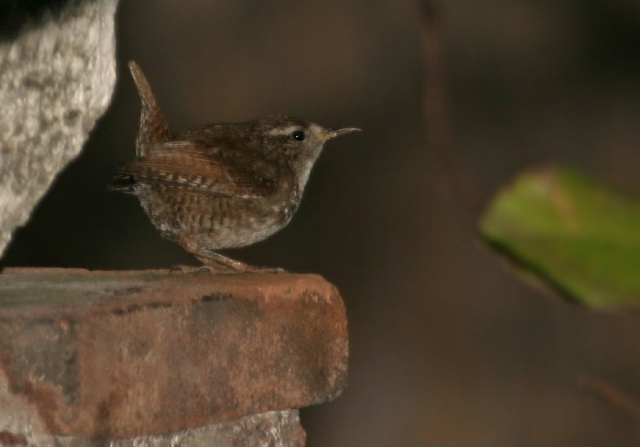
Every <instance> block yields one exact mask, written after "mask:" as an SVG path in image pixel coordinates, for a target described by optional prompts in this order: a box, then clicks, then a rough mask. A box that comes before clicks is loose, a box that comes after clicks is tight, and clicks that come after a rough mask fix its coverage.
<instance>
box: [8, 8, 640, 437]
mask: <svg viewBox="0 0 640 447" xmlns="http://www.w3.org/2000/svg"><path fill="white" fill-rule="evenodd" d="M435 7H436V10H437V11H438V14H439V17H440V24H441V27H442V30H443V34H442V35H441V36H440V37H441V38H442V41H443V42H444V51H445V62H446V77H445V80H446V84H447V93H448V98H449V102H448V104H447V110H448V111H449V112H450V114H449V115H448V116H447V119H448V120H450V122H451V123H452V125H453V128H452V129H453V130H452V134H451V135H452V136H451V140H450V142H449V143H450V144H449V145H448V146H446V147H444V146H436V145H433V144H428V141H432V140H428V139H427V138H426V137H425V126H424V122H425V119H424V114H423V110H424V104H423V99H424V98H423V97H424V92H425V89H424V77H425V73H424V70H423V60H422V55H423V52H422V41H421V30H422V25H423V17H422V14H423V13H424V10H425V9H424V5H421V4H420V2H418V1H409V0H404V1H391V0H386V1H372V0H323V1H320V0H298V1H280V2H259V1H239V0H219V1H213V2H212V1H209V0H206V1H205V0H191V1H188V2H172V1H157V0H156V1H152V0H136V1H133V0H127V1H122V2H121V4H120V8H119V12H118V21H117V23H118V36H117V37H118V47H119V53H118V59H119V61H120V62H119V76H120V78H119V83H118V86H117V90H116V93H115V97H114V100H113V104H112V106H111V108H110V110H109V112H108V113H107V114H106V115H105V117H104V118H103V119H102V120H101V121H100V122H99V123H98V126H97V128H96V129H95V131H94V132H93V135H92V137H91V140H90V141H89V143H88V144H87V146H86V148H85V150H84V153H83V154H82V155H81V156H80V158H79V159H78V160H77V161H76V162H75V163H73V165H71V166H70V167H69V168H68V169H67V170H66V172H65V173H64V174H63V175H61V176H60V178H59V180H58V181H57V182H56V184H55V186H54V188H53V189H52V191H51V192H50V194H49V195H48V196H47V197H46V198H45V199H44V200H43V201H42V202H41V204H40V206H39V207H38V209H37V211H36V212H35V214H34V216H33V219H32V221H31V222H30V224H29V225H28V226H26V227H25V228H24V229H22V230H21V231H19V232H18V233H17V234H16V237H15V239H14V242H13V244H12V246H11V247H10V249H9V250H8V253H7V256H6V259H5V260H4V261H5V264H8V265H36V266H40V265H46V266H74V267H76V266H77V267H87V268H92V269H141V268H154V267H167V266H170V265H173V264H180V263H191V262H193V261H192V259H191V257H190V256H189V255H187V254H185V253H184V252H183V251H182V250H181V249H180V248H179V247H177V246H174V245H173V244H171V243H169V242H166V241H163V240H162V239H161V238H160V237H159V235H158V233H157V232H156V231H155V230H154V229H153V227H152V226H151V224H150V223H149V222H148V221H147V219H146V217H145V216H144V214H143V212H142V210H141V208H140V206H139V205H138V203H137V201H136V200H134V199H133V198H131V197H127V196H123V195H119V194H116V193H109V192H107V191H106V190H105V184H106V183H107V181H108V179H109V176H110V175H111V174H112V173H113V166H114V165H115V164H116V163H118V162H122V161H124V160H127V159H129V158H131V157H132V156H133V142H134V137H135V132H136V128H137V117H138V110H139V109H138V101H137V96H136V93H135V91H134V88H133V85H132V83H131V81H130V78H129V77H128V74H127V72H126V65H125V61H126V60H129V59H136V60H137V61H138V62H139V63H140V65H141V66H142V67H143V69H144V70H145V71H146V73H147V75H148V77H149V78H150V81H151V83H152V85H153V86H154V88H155V90H156V92H157V94H158V96H159V98H160V102H161V104H162V105H163V107H164V110H165V112H166V114H167V117H168V119H169V122H170V124H171V125H172V127H173V128H174V129H180V128H183V127H185V126H190V125H195V124H201V123H203V122H207V121H233V120H242V119H247V118H253V117H256V116H260V115H264V114H267V113H271V112H288V113H292V114H297V115H300V116H303V117H307V118H309V119H311V120H313V121H316V122H319V123H321V124H324V125H354V126H359V127H362V128H363V129H364V132H363V133H361V134H357V135H350V136H347V137H344V138H341V139H339V140H336V141H333V142H331V144H330V145H329V146H328V147H327V149H326V151H325V153H324V154H323V156H322V157H321V159H320V161H319V162H318V164H317V167H316V168H315V170H314V172H313V174H312V177H311V180H310V184H309V186H308V188H307V192H306V196H305V199H304V201H303V204H302V207H301V209H300V210H299V213H298V214H297V215H296V217H295V218H294V220H293V222H292V223H291V224H290V226H289V227H287V228H286V229H285V230H283V231H282V232H281V233H279V234H277V235H276V236H274V237H272V238H271V239H269V240H268V241H265V242H263V243H260V244H258V245H256V246H254V247H250V248H246V249H242V250H235V251H231V252H228V254H229V255H231V256H235V257H237V258H239V259H242V260H245V261H247V262H252V263H257V264H265V265H272V266H281V267H284V268H287V269H288V270H291V271H295V272H316V273H320V274H322V275H323V276H325V277H326V278H327V279H329V280H330V281H332V282H333V283H335V284H336V285H337V286H338V287H339V289H340V290H341V292H342V294H343V296H344V299H345V301H346V303H347V308H348V312H349V316H350V333H351V375H350V386H349V388H348V390H347V392H346V393H345V394H344V395H343V396H342V397H341V398H340V399H339V400H338V401H336V402H334V403H332V404H328V405H324V406H321V407H318V408H314V409H310V410H306V411H304V412H303V418H304V424H305V427H306V428H307V430H308V433H309V442H308V445H309V446H311V447H315V446H345V447H347V446H391V445H393V446H425V445H429V446H438V447H442V446H474V447H476V446H487V447H501V446H520V447H527V446H549V445H562V446H603V447H605V446H613V445H616V446H621V445H633V444H634V443H635V442H636V441H637V433H636V429H635V426H634V424H633V422H632V421H631V420H630V418H628V417H627V415H625V414H624V413H622V412H620V411H619V410H617V409H614V408H611V407H609V406H608V405H606V404H604V403H603V402H601V401H600V400H599V399H597V398H595V397H594V396H592V395H589V394H587V393H584V392H582V391H581V390H580V389H579V388H578V386H577V378H578V377H579V376H580V375H581V374H583V373H585V372H590V373H594V374H597V375H599V376H601V377H604V378H606V379H608V380H611V381H612V382H614V383H616V384H618V385H619V386H621V387H623V388H624V389H626V390H627V391H629V392H631V393H634V394H635V395H638V396H640V380H639V377H640V374H639V372H640V344H639V342H638V340H640V322H639V320H638V316H637V315H597V314H593V313H590V312H588V311H586V310H583V309H580V308H577V307H574V306H572V305H570V304H567V303H564V302H561V301H557V300H554V299H549V298H548V297H547V296H545V295H543V294H542V293H540V292H538V291H536V290H533V289H530V288H528V287H527V286H525V285H523V284H521V283H519V282H518V281H517V280H516V279H514V278H513V277H512V276H511V275H510V274H508V273H507V272H505V271H504V270H503V269H502V268H501V266H500V265H499V264H498V263H497V262H496V260H495V259H494V258H493V256H492V255H490V254H489V253H488V252H487V251H486V250H485V249H484V248H483V247H482V246H481V244H479V243H478V241H477V239H476V236H475V222H476V219H477V217H478V216H479V214H480V212H481V210H482V209H483V207H484V206H485V205H486V203H487V202H488V200H489V199H490V197H491V195H492V193H493V192H495V190H496V189H497V188H498V187H499V186H500V185H502V184H503V183H505V182H507V181H509V180H510V179H511V178H512V177H513V175H515V174H516V173H517V172H518V171H520V170H521V169H524V168H526V167H529V166H532V165H536V164H539V163H545V162H549V161H559V162H562V163H566V164H570V165H572V166H575V167H578V168H580V169H582V170H585V171H586V172H588V173H590V174H592V175H594V176H596V177H598V178H600V179H602V180H604V181H607V182H610V183H612V184H614V185H617V186H619V187H623V188H626V189H629V190H636V191H637V190H640V180H639V179H638V176H637V175H636V173H637V172H638V171H639V169H640V130H639V126H638V124H639V123H640V5H639V4H638V2H636V1H632V0H580V1H578V0H553V1H539V0H488V1H483V2H477V1H471V0H442V1H440V2H436V3H435ZM427 87H428V88H429V89H430V90H429V92H431V94H436V93H438V92H439V90H438V89H437V86H436V85H435V84H433V83H430V84H429V85H428V86H427ZM434 89H435V90H434ZM430 98H434V96H430Z"/></svg>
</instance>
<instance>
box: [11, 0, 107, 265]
mask: <svg viewBox="0 0 640 447" xmlns="http://www.w3.org/2000/svg"><path fill="white" fill-rule="evenodd" d="M52 3H54V4H55V8H54V9H55V11H49V10H47V9H44V10H40V11H38V15H39V16H38V18H37V19H35V18H29V17H28V16H27V17H25V16H24V14H28V13H30V11H27V13H24V14H20V11H22V10H20V8H24V7H21V6H19V3H17V5H18V6H15V8H16V9H17V10H18V13H15V11H13V12H14V14H13V16H15V17H16V20H19V21H24V23H23V24H22V23H21V26H20V28H19V29H15V30H14V31H15V36H14V35H3V36H0V37H1V38H2V39H1V41H0V255H2V253H3V251H4V249H5V247H6V246H7V244H8V243H9V241H10V239H11V234H12V232H13V231H14V230H15V229H16V228H17V227H19V226H21V225H24V223H25V222H26V221H27V219H28V218H29V216H30V214H31V211H32V210H33V208H34V207H35V205H36V204H37V203H38V201H39V200H40V198H41V197H42V196H43V195H44V194H45V192H46V191H47V190H48V189H49V187H50V185H51V184H52V182H53V180H54V179H55V177H56V175H57V174H58V173H59V172H60V171H61V170H62V169H63V168H64V167H65V166H66V165H67V164H68V163H69V162H70V161H71V160H72V159H73V158H74V157H76V156H77V155H78V154H79V153H80V150H81V149H82V146H83V144H84V142H85V141H86V139H87V137H88V135H89V132H90V131H91V130H92V129H93V126H94V125H95V122H96V120H97V119H98V118H100V116H101V115H102V114H103V113H104V111H105V110H106V108H107V106H108V105H109V102H110V100H111V95H112V92H113V88H114V85H115V80H116V73H115V38H114V14H115V10H116V5H117V0H89V1H82V0H70V1H68V2H64V3H62V2H52ZM4 8H5V9H6V7H4ZM3 12H4V11H3ZM5 17H6V16H5ZM3 21H5V22H6V21H7V19H6V18H4V20H3Z"/></svg>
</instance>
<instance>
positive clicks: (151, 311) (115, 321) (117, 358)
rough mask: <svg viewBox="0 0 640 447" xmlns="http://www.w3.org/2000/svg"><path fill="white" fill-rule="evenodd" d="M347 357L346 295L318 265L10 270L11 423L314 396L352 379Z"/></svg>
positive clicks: (6, 303)
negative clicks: (225, 271) (301, 270)
mask: <svg viewBox="0 0 640 447" xmlns="http://www.w3.org/2000/svg"><path fill="white" fill-rule="evenodd" d="M346 361H347V333H346V318H345V311H344V306H343V303H342V300H341V298H340V296H339V294H338V292H337V290H336V289H335V288H334V287H333V286H332V285H331V284H329V283H327V282H326V281H325V280H324V279H322V278H321V277H319V276H317V275H291V274H270V275H267V274H264V275H263V274H247V275H211V274H209V273H207V272H203V273H189V274H184V273H171V274H169V273H167V272H166V271H142V272H88V271H85V270H55V269H25V270H13V269H11V270H8V271H5V272H3V273H2V274H1V275H0V431H2V430H7V431H8V432H10V433H12V434H16V435H18V436H19V435H23V434H24V433H23V432H21V430H29V427H34V428H33V430H37V431H38V432H43V433H51V434H67V435H74V436H83V437H100V438H105V437H108V438H113V437H129V438H130V437H134V436H140V435H153V434H159V433H167V432H176V431H180V430H184V429H185V428H188V427H198V426H203V425H206V424H211V423H215V422H221V421H230V420H234V419H238V418H241V417H243V416H246V415H249V414H253V413H260V412H266V411H271V410H283V409H288V408H298V407H304V406H308V405H312V404H315V403H320V402H325V401H328V400H331V399H333V398H335V397H336V396H338V395H339V394H340V393H341V391H342V389H343V388H344V386H345V384H346ZM18 413H20V414H23V415H27V416H28V418H31V419H29V420H27V419H25V418H22V419H20V420H13V419H12V417H13V416H15V415H17V414H18ZM14 419H15V418H14ZM25 421H26V422H25ZM267 445H270V444H267Z"/></svg>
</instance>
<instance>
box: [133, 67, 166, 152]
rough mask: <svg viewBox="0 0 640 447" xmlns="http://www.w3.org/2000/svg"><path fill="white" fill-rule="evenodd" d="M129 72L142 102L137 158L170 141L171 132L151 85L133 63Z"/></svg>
mask: <svg viewBox="0 0 640 447" xmlns="http://www.w3.org/2000/svg"><path fill="white" fill-rule="evenodd" d="M129 70H131V76H133V82H135V84H136V87H137V89H138V94H139V95H140V100H141V102H142V107H141V110H140V128H139V130H138V136H137V137H136V155H137V157H138V158H141V157H144V156H145V155H146V154H147V152H148V150H149V149H150V148H151V147H153V146H155V145H157V144H159V143H164V142H166V141H169V140H170V139H171V130H170V129H169V124H167V120H166V119H165V117H164V115H163V114H162V111H161V110H160V105H159V104H158V100H157V99H156V95H155V94H154V93H153V90H151V85H149V81H147V78H146V77H145V75H144V73H143V72H142V69H141V68H140V66H138V64H137V63H136V62H135V61H130V62H129Z"/></svg>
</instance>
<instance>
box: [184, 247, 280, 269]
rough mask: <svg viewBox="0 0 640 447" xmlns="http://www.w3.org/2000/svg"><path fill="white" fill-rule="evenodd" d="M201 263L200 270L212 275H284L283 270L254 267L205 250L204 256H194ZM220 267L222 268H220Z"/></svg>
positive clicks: (200, 254)
mask: <svg viewBox="0 0 640 447" xmlns="http://www.w3.org/2000/svg"><path fill="white" fill-rule="evenodd" d="M195 256H196V258H198V260H199V261H200V262H202V264H203V265H202V267H201V268H202V269H207V270H210V271H211V272H212V273H284V272H285V271H284V269H281V268H272V267H256V266H254V265H250V264H247V263H245V262H242V261H237V260H235V259H231V258H228V257H226V256H223V255H221V254H220V253H215V252H213V251H209V250H207V253H206V255H204V254H202V252H200V253H199V254H196V255H195ZM221 267H222V268H221Z"/></svg>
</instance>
